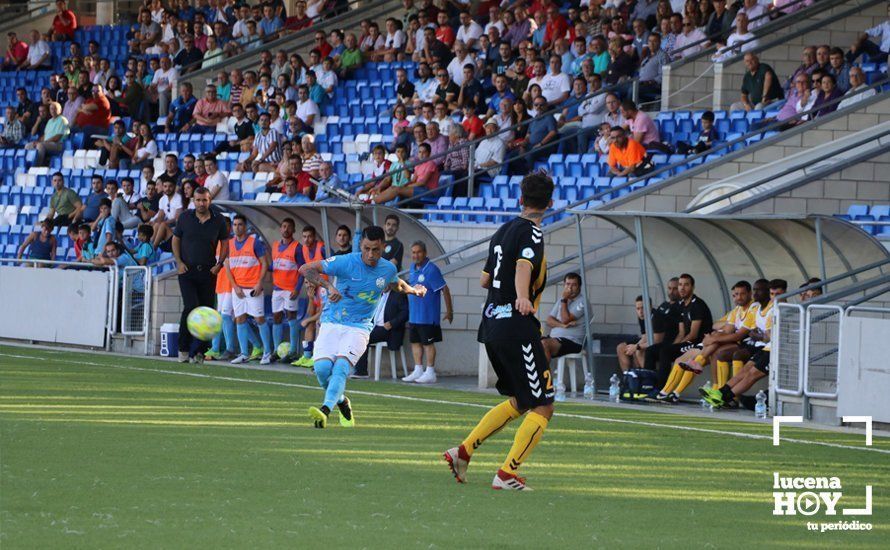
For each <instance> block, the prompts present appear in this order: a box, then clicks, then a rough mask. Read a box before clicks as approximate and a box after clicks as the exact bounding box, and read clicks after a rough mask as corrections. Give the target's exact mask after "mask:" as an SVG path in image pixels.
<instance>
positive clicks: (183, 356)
mask: <svg viewBox="0 0 890 550" xmlns="http://www.w3.org/2000/svg"><path fill="white" fill-rule="evenodd" d="M190 360H191V357H189V352H187V351H180V352H179V355H178V356H177V361H179V362H180V363H188V362H189V361H190Z"/></svg>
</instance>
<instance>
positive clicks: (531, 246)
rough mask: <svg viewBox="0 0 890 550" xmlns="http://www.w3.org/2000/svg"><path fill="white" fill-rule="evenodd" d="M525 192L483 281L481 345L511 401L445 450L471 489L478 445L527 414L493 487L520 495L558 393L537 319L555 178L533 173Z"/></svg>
mask: <svg viewBox="0 0 890 550" xmlns="http://www.w3.org/2000/svg"><path fill="white" fill-rule="evenodd" d="M521 190H522V196H521V197H520V199H519V203H520V204H521V205H522V213H521V214H520V216H519V217H518V218H515V219H513V220H511V221H509V222H507V223H505V224H504V225H502V226H501V228H500V229H498V231H497V233H495V234H494V236H493V237H492V238H491V242H490V243H489V246H488V260H487V261H486V262H485V269H484V270H483V271H482V277H481V278H480V284H481V285H482V287H483V288H487V289H488V298H487V299H486V301H485V308H484V309H483V312H482V322H481V323H480V324H479V341H480V342H482V343H484V344H485V350H486V352H487V353H488V359H489V361H491V364H492V366H493V367H494V371H495V373H496V374H497V377H498V382H497V389H498V392H500V393H501V395H506V396H508V397H510V399H508V400H506V401H504V402H503V403H501V404H500V405H497V406H496V407H494V408H493V409H491V410H490V411H488V413H486V414H485V416H483V417H482V420H480V421H479V424H478V425H476V427H475V428H474V429H473V431H472V432H470V435H468V436H467V438H466V439H465V440H464V442H463V443H462V444H461V445H460V446H458V447H454V448H451V449H448V450H447V451H445V460H446V461H447V462H448V464H449V466H450V467H451V472H452V473H453V474H454V477H455V478H457V481H459V482H461V483H464V482H466V479H467V478H466V476H467V466H468V465H469V462H470V457H471V456H472V455H473V452H474V451H475V450H476V449H477V448H478V447H479V445H481V444H482V442H483V441H485V440H486V439H488V438H489V437H490V436H492V435H494V434H496V433H497V432H499V431H500V430H501V429H502V428H503V427H504V426H506V425H507V423H509V422H510V421H511V420H514V419H516V418H519V417H520V416H522V415H523V414H524V413H526V412H527V413H528V414H527V415H526V417H525V420H523V422H522V424H521V425H520V426H519V429H518V430H517V431H516V436H515V438H514V439H513V447H512V448H511V449H510V452H509V453H508V454H507V458H506V459H505V460H504V464H503V465H502V466H501V468H500V469H499V470H498V472H497V474H495V476H494V481H492V484H491V486H492V488H493V489H511V490H520V491H521V490H525V489H528V487H527V486H526V484H525V480H524V479H523V478H521V477H519V476H517V475H516V472H517V471H518V470H519V466H520V465H521V464H522V463H523V461H525V459H526V458H528V456H529V455H530V454H531V452H532V450H534V448H535V445H537V444H538V442H539V441H540V440H541V436H542V435H543V434H544V430H546V429H547V423H548V422H549V421H550V417H551V416H553V395H554V391H553V382H552V380H551V376H550V369H549V365H548V363H547V357H546V355H545V353H544V347H543V345H542V344H541V324H540V322H538V319H537V318H536V317H535V312H536V311H537V309H538V304H539V302H540V297H541V291H542V290H543V289H544V285H545V283H546V281H547V260H546V258H545V257H544V234H543V232H542V231H541V220H542V218H543V217H544V211H546V210H547V208H549V207H550V206H551V205H552V204H553V201H552V200H551V197H552V195H553V180H551V179H550V178H549V177H548V176H546V175H545V174H541V173H534V174H529V175H527V176H526V177H525V178H523V180H522V185H521Z"/></svg>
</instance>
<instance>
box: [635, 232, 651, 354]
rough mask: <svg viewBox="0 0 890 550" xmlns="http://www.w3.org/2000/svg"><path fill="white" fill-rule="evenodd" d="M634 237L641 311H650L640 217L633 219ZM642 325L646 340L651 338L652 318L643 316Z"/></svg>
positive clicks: (647, 272) (647, 276) (647, 273)
mask: <svg viewBox="0 0 890 550" xmlns="http://www.w3.org/2000/svg"><path fill="white" fill-rule="evenodd" d="M634 237H635V238H636V241H637V257H639V259H640V284H641V285H642V286H643V311H650V310H651V309H652V301H651V299H650V298H649V271H648V268H647V264H646V247H645V245H644V243H643V219H642V218H640V216H635V217H634ZM643 324H644V325H645V326H646V336H647V338H652V336H651V335H652V316H651V315H646V316H644V317H643ZM650 342H651V340H650Z"/></svg>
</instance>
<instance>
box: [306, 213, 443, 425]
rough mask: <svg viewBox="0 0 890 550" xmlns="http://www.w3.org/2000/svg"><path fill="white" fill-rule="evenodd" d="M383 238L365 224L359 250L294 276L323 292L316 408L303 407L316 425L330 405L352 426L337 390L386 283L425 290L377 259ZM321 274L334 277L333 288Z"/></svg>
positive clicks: (361, 347)
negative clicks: (321, 398) (321, 394)
mask: <svg viewBox="0 0 890 550" xmlns="http://www.w3.org/2000/svg"><path fill="white" fill-rule="evenodd" d="M384 238H385V235H384V233H383V229H382V228H381V227H379V226H376V225H371V226H368V227H366V228H365V229H364V231H362V235H361V241H360V245H359V250H360V251H359V252H351V253H349V254H342V255H338V256H331V257H330V258H328V259H326V260H321V261H314V262H310V263H308V264H304V265H302V266H301V267H300V274H301V275H302V276H303V277H305V278H306V281H307V282H308V283H310V284H312V285H313V286H320V287H322V288H324V289H325V291H327V302H326V303H325V305H324V309H322V313H321V328H319V330H318V337H317V338H316V339H315V350H314V352H313V354H312V360H313V363H314V365H315V376H316V377H317V378H318V383H319V385H321V387H322V388H324V389H325V395H324V403H323V404H322V406H321V407H309V417H310V418H311V419H312V421H313V423H314V424H315V427H316V428H324V427H326V426H327V422H328V415H329V414H330V413H331V410H332V409H333V408H334V405H337V407H338V408H339V409H340V425H341V426H345V427H352V426H354V425H355V417H354V416H353V414H352V407H351V405H350V403H349V399H348V398H347V397H346V396H345V395H343V391H344V389H345V388H346V379H347V378H348V377H349V375H350V373H351V371H352V370H353V369H354V368H355V363H356V362H357V361H358V360H359V358H361V356H362V355H364V353H365V349H367V347H368V340H369V339H370V337H371V329H372V328H374V312H375V311H376V309H377V303H378V302H379V301H380V297H381V296H382V295H383V292H384V291H385V290H386V289H387V287H388V288H390V290H395V291H397V292H401V293H403V294H413V295H415V296H424V295H425V294H426V287H424V286H421V285H417V286H413V287H412V286H410V285H408V283H406V282H405V281H403V280H402V279H399V278H398V276H397V272H396V266H395V265H394V264H393V263H392V262H388V261H380V258H381V257H382V255H383V241H384ZM322 274H326V275H330V276H331V277H336V278H337V284H336V286H334V284H333V283H331V281H329V280H328V279H326V278H324V277H322Z"/></svg>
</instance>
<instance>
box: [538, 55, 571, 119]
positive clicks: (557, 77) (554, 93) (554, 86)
mask: <svg viewBox="0 0 890 550" xmlns="http://www.w3.org/2000/svg"><path fill="white" fill-rule="evenodd" d="M543 67H544V60H543V59H539V60H538V61H535V75H536V77H535V78H533V79H531V80H530V81H529V83H528V86H529V88H531V86H532V84H537V85H538V86H540V87H541V94H542V95H543V96H544V99H546V100H547V104H548V106H549V107H556V106H557V105H560V104H561V103H562V102H563V101H565V100H566V99H568V97H569V92H570V91H571V90H572V80H571V79H570V78H569V75H567V74H565V73H564V72H562V59H561V58H560V57H559V56H558V55H551V56H550V71H549V72H546V73H544V74H543V75H540V72H541V69H542V68H543Z"/></svg>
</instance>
